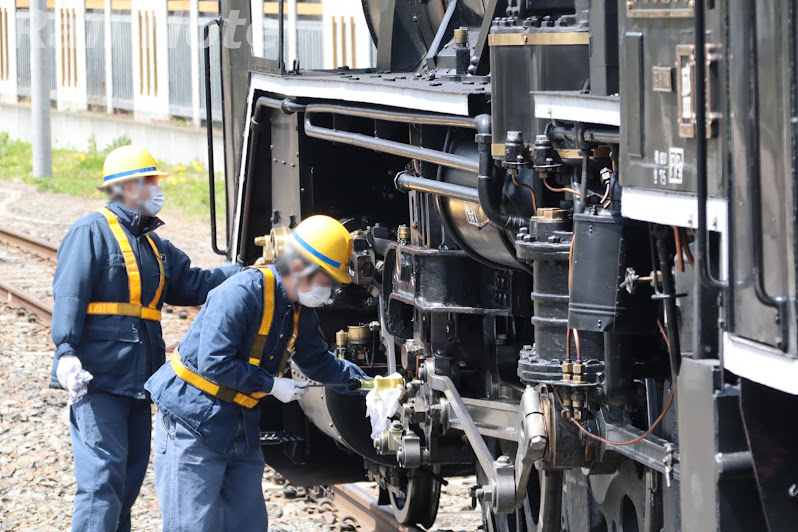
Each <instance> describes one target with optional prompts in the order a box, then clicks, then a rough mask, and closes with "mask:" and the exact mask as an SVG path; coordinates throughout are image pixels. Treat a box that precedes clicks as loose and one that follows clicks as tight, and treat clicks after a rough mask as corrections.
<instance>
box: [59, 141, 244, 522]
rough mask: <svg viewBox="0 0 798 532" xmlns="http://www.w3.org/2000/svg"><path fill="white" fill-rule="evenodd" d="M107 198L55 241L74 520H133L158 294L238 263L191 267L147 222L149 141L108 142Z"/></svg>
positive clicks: (155, 204) (177, 291)
mask: <svg viewBox="0 0 798 532" xmlns="http://www.w3.org/2000/svg"><path fill="white" fill-rule="evenodd" d="M103 174H104V179H103V184H102V187H101V189H102V190H104V191H106V192H107V193H108V195H109V198H110V200H111V202H110V203H109V204H108V205H107V206H106V207H105V208H103V209H100V210H99V211H97V212H93V213H91V214H87V215H86V216H83V217H82V218H81V219H80V220H78V221H77V222H76V223H75V225H73V226H72V228H71V229H70V230H69V232H68V233H67V235H66V236H65V237H64V239H63V241H62V242H61V245H60V247H59V249H58V267H57V268H56V271H55V277H54V279H53V296H54V299H55V306H54V308H53V320H52V336H53V341H54V342H55V345H56V350H55V360H54V364H53V371H52V383H53V384H54V385H56V386H57V385H59V384H60V386H61V387H63V388H65V389H67V390H68V391H69V404H70V405H71V406H70V416H69V421H70V423H69V428H70V435H71V439H72V452H73V455H74V460H75V465H74V468H75V469H74V470H75V479H76V481H77V492H76V494H75V507H74V513H73V516H72V530H75V531H81V532H87V531H92V532H93V531H103V532H109V531H114V530H118V531H127V530H130V528H131V525H130V509H131V507H132V506H133V503H134V502H135V500H136V497H137V496H138V493H139V489H140V488H141V483H142V481H143V479H144V473H145V471H146V469H147V464H148V462H149V455H150V434H151V427H152V417H151V407H150V401H149V399H148V398H147V396H146V394H145V390H144V383H145V382H146V381H147V379H148V378H149V377H150V375H151V374H152V373H153V372H154V371H155V370H157V369H158V368H159V367H160V366H161V365H162V364H163V362H164V341H163V338H162V336H161V323H160V318H161V310H160V309H161V306H162V305H163V303H164V302H166V303H169V304H173V305H201V304H202V303H204V302H205V299H206V297H207V295H208V292H210V290H211V289H213V288H215V287H216V286H218V285H219V284H221V283H222V282H224V281H225V280H226V279H227V278H228V277H229V276H230V275H232V274H234V273H236V272H238V271H240V269H241V268H240V267H239V266H226V267H222V268H216V269H213V270H202V269H199V268H192V267H191V261H190V259H189V258H188V256H186V254H185V253H183V252H182V251H180V250H179V249H177V248H176V247H175V246H174V245H172V244H171V243H170V242H169V241H168V240H162V239H161V238H159V237H158V235H156V234H155V233H154V230H155V229H157V228H158V227H160V226H161V225H162V224H163V222H161V220H159V219H158V218H156V217H155V215H156V214H157V213H158V211H159V210H160V209H161V206H162V205H163V201H164V196H163V192H162V191H161V189H160V187H159V186H158V180H159V179H160V178H162V177H166V174H165V173H163V172H160V171H159V170H158V167H157V164H156V163H155V160H154V159H153V158H152V156H151V155H150V153H149V152H148V151H147V150H146V149H144V148H142V147H138V146H124V147H121V148H117V149H116V150H114V151H112V152H111V153H110V154H109V155H108V157H107V159H106V161H105V165H104V167H103Z"/></svg>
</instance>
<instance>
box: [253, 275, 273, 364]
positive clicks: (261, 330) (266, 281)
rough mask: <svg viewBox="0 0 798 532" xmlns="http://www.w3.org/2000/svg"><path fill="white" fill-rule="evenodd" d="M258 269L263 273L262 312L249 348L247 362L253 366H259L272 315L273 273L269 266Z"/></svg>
mask: <svg viewBox="0 0 798 532" xmlns="http://www.w3.org/2000/svg"><path fill="white" fill-rule="evenodd" d="M258 269H259V270H260V271H261V273H262V274H263V314H262V316H261V319H260V327H258V334H256V335H255V339H254V340H253V341H252V347H251V348H250V350H249V363H250V364H252V365H253V366H259V365H260V361H261V359H262V358H263V348H264V347H266V339H267V338H268V337H269V331H270V330H271V327H272V317H273V316H274V274H273V273H272V271H271V270H270V269H269V268H258Z"/></svg>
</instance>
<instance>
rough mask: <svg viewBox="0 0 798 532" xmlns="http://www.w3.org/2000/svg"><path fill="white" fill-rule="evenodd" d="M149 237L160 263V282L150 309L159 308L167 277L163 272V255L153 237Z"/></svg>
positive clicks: (148, 239)
mask: <svg viewBox="0 0 798 532" xmlns="http://www.w3.org/2000/svg"><path fill="white" fill-rule="evenodd" d="M146 236H147V242H149V243H150V247H151V248H152V252H153V253H155V260H156V261H157V262H158V271H159V272H160V281H158V290H156V291H155V297H154V298H152V302H150V308H156V307H157V306H158V302H159V301H160V300H161V293H162V292H163V285H164V280H165V277H166V276H165V275H164V271H163V262H162V261H161V254H160V252H158V248H157V247H156V246H155V242H153V241H152V237H150V235H146Z"/></svg>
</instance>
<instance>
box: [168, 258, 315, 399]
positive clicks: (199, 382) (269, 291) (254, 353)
mask: <svg viewBox="0 0 798 532" xmlns="http://www.w3.org/2000/svg"><path fill="white" fill-rule="evenodd" d="M258 270H260V271H261V273H263V315H262V316H261V320H260V326H259V327H258V332H257V334H256V335H255V339H254V340H253V341H252V347H251V348H250V350H249V363H250V364H252V365H253V366H260V363H261V360H262V358H263V349H264V347H265V346H266V339H267V338H268V337H269V332H270V331H271V326H272V318H273V316H274V285H275V283H274V274H273V273H272V272H271V270H269V269H268V268H258ZM301 309H302V307H299V309H297V310H296V311H294V331H293V334H292V335H291V338H290V339H289V340H288V343H287V344H286V346H285V351H284V353H283V358H282V359H281V360H280V367H279V369H278V375H279V376H280V377H282V376H283V373H284V371H285V367H286V366H287V365H288V360H289V359H290V358H291V353H292V352H293V350H294V344H295V343H296V337H297V332H298V331H299V311H300V310H301ZM171 364H172V369H173V370H174V372H175V373H176V374H177V376H178V377H180V378H181V379H183V380H184V381H186V382H187V383H189V384H191V385H193V386H194V387H196V388H199V389H200V390H202V391H203V392H205V393H207V394H209V395H212V396H214V397H217V398H219V399H221V400H223V401H227V402H229V403H235V404H238V405H241V406H243V407H245V408H254V407H255V405H257V404H258V401H259V400H260V399H262V398H263V397H265V396H266V395H267V394H266V393H264V392H255V393H251V394H246V393H242V392H239V391H236V390H233V389H232V388H227V387H226V386H221V385H219V384H216V383H215V382H212V381H209V380H208V379H206V378H205V377H203V376H202V375H200V374H199V373H197V372H195V371H192V370H191V369H189V368H187V367H186V366H185V365H184V364H183V361H182V360H180V353H179V352H178V350H177V349H175V352H174V354H173V355H172V361H171Z"/></svg>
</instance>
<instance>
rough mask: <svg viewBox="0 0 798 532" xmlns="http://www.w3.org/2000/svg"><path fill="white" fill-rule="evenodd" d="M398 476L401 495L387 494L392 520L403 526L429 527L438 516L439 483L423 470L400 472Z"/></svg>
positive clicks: (433, 476) (393, 492)
mask: <svg viewBox="0 0 798 532" xmlns="http://www.w3.org/2000/svg"><path fill="white" fill-rule="evenodd" d="M400 475H402V477H401V482H400V486H401V493H396V492H395V491H394V490H391V492H390V493H389V497H390V502H391V509H392V510H393V515H394V518H395V519H396V520H397V521H398V522H399V523H401V524H403V525H421V526H423V527H424V528H429V527H431V526H432V524H433V523H434V522H435V518H436V517H437V515H438V503H439V502H440V497H441V483H440V481H439V480H438V479H437V478H436V477H435V475H433V474H432V473H430V472H429V471H426V470H423V469H415V470H413V471H412V472H409V471H406V470H402V471H401V472H400Z"/></svg>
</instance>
